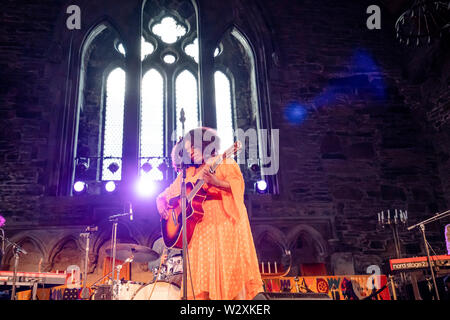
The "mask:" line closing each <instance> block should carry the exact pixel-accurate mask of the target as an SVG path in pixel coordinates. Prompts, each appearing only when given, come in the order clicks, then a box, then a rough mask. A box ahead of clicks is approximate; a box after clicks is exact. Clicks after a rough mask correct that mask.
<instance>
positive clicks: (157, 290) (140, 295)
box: [131, 281, 181, 300]
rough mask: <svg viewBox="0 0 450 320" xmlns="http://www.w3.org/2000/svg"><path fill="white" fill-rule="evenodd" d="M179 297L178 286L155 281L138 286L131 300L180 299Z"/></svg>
mask: <svg viewBox="0 0 450 320" xmlns="http://www.w3.org/2000/svg"><path fill="white" fill-rule="evenodd" d="M152 291H153V293H152ZM180 298H181V295H180V287H179V286H177V285H176V284H174V283H170V282H167V281H156V282H152V283H149V284H147V285H145V286H144V287H141V288H139V290H137V291H136V292H135V294H134V295H133V297H132V298H131V300H180Z"/></svg>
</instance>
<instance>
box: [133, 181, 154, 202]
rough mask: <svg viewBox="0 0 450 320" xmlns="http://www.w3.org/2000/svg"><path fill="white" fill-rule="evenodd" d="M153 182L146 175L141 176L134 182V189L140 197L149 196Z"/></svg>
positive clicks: (152, 189) (151, 192) (152, 188)
mask: <svg viewBox="0 0 450 320" xmlns="http://www.w3.org/2000/svg"><path fill="white" fill-rule="evenodd" d="M154 188H155V186H154V183H153V181H152V180H150V179H149V178H148V177H141V178H140V179H139V181H138V183H137V184H136V191H137V193H138V194H139V195H140V196H142V197H149V196H151V195H152V194H153V191H154Z"/></svg>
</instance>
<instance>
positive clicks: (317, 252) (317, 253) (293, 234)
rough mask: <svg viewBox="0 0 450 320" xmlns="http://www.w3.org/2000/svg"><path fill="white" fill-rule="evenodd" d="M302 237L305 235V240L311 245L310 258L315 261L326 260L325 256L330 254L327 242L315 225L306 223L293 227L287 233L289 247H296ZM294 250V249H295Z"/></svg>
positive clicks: (309, 249)
mask: <svg viewBox="0 0 450 320" xmlns="http://www.w3.org/2000/svg"><path fill="white" fill-rule="evenodd" d="M300 237H305V240H306V242H307V244H308V245H309V246H312V247H310V248H308V250H307V251H308V252H309V253H310V254H311V255H312V256H311V257H308V259H310V260H311V262H313V261H314V260H315V262H324V260H325V258H326V257H327V256H328V254H329V252H328V251H329V249H328V245H327V242H326V241H325V239H324V238H323V237H322V235H321V234H320V233H319V232H318V231H317V230H316V229H315V228H313V227H311V226H309V225H305V224H299V225H297V226H295V227H294V228H292V229H291V230H290V231H289V232H288V234H287V235H286V238H287V241H288V245H289V248H294V245H295V244H296V243H297V241H298V239H299V238H300ZM293 251H294V250H293Z"/></svg>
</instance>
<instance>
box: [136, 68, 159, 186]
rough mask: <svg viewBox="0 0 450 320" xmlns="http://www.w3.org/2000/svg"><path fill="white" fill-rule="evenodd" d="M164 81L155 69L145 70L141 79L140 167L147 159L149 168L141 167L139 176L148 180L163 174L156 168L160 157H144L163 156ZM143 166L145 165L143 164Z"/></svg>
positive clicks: (157, 178) (156, 178)
mask: <svg viewBox="0 0 450 320" xmlns="http://www.w3.org/2000/svg"><path fill="white" fill-rule="evenodd" d="M163 133H164V82H163V77H162V76H161V74H160V73H159V72H158V71H157V70H155V69H150V70H149V71H147V72H146V73H145V75H144V77H143V79H142V106H141V141H140V143H141V149H140V150H141V152H140V154H141V161H140V164H141V168H142V165H143V164H144V163H146V162H147V161H148V162H149V164H150V165H151V170H150V171H148V172H145V171H144V170H143V169H141V176H145V177H148V178H149V179H150V180H162V179H163V174H162V172H161V171H160V170H159V169H158V166H159V165H160V164H161V163H162V160H161V159H157V158H156V159H145V157H163V156H164V136H163ZM144 168H145V166H144Z"/></svg>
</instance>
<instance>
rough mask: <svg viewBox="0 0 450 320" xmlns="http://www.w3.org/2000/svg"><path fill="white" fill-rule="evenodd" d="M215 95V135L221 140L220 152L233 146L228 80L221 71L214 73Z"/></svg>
mask: <svg viewBox="0 0 450 320" xmlns="http://www.w3.org/2000/svg"><path fill="white" fill-rule="evenodd" d="M214 83H215V95H216V121H217V133H218V135H219V137H220V139H221V143H220V145H221V150H220V151H221V152H223V151H225V150H226V149H227V148H229V147H230V146H231V145H232V144H233V140H234V135H233V117H232V105H231V86H230V80H229V78H228V77H227V76H226V75H225V74H224V73H223V72H221V71H216V72H215V73H214Z"/></svg>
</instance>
